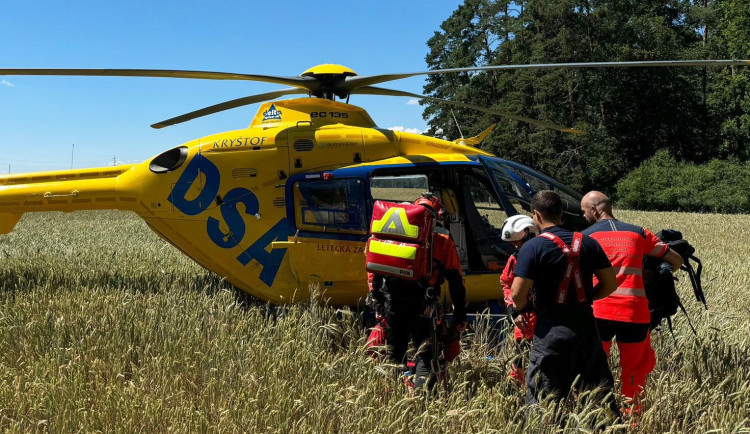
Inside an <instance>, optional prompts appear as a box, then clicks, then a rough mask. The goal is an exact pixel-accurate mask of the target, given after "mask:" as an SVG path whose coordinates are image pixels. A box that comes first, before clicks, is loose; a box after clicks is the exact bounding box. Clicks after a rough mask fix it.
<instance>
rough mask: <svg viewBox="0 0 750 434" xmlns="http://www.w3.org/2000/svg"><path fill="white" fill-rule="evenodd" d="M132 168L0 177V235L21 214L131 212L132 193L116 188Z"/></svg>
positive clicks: (134, 200)
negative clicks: (122, 176) (110, 210)
mask: <svg viewBox="0 0 750 434" xmlns="http://www.w3.org/2000/svg"><path fill="white" fill-rule="evenodd" d="M132 167H133V166H115V167H105V168H96V169H83V170H64V171H54V172H36V173H24V174H18V175H9V176H3V177H0V233H7V232H9V231H10V230H11V229H13V227H14V226H15V224H16V222H17V221H18V219H19V218H20V217H21V215H22V214H23V213H25V212H34V211H77V210H93V209H125V210H127V209H135V208H136V205H137V203H138V199H137V196H136V195H135V192H129V191H122V189H121V188H120V189H118V179H117V178H118V176H119V175H121V174H123V173H125V172H126V171H128V170H130V169H131V168H132Z"/></svg>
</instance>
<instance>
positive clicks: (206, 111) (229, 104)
mask: <svg viewBox="0 0 750 434" xmlns="http://www.w3.org/2000/svg"><path fill="white" fill-rule="evenodd" d="M298 93H307V90H304V89H298V88H294V87H293V88H289V89H282V90H277V91H275V92H268V93H261V94H258V95H251V96H246V97H244V98H237V99H233V100H231V101H226V102H222V103H219V104H215V105H212V106H210V107H206V108H202V109H200V110H195V111H192V112H190V113H186V114H184V115H180V116H176V117H173V118H171V119H167V120H165V121H161V122H157V123H155V124H153V125H151V128H157V129H158V128H164V127H168V126H170V125H175V124H179V123H182V122H185V121H189V120H191V119H195V118H199V117H201V116H206V115H210V114H214V113H218V112H221V111H224V110H229V109H233V108H237V107H242V106H243V105H249V104H254V103H256V102H261V101H268V100H269V99H274V98H278V97H280V96H284V95H292V94H298Z"/></svg>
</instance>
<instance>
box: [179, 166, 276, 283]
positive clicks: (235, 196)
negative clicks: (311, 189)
mask: <svg viewBox="0 0 750 434" xmlns="http://www.w3.org/2000/svg"><path fill="white" fill-rule="evenodd" d="M200 173H203V175H204V177H205V184H204V185H203V186H202V188H201V191H200V193H199V194H198V196H196V197H195V198H193V199H187V198H186V196H187V195H188V191H189V190H190V189H191V188H192V186H193V184H194V183H195V182H196V181H197V180H198V179H199V178H200V176H199V175H200ZM220 185H221V175H220V173H219V169H218V168H217V167H216V165H215V164H214V163H212V162H211V161H210V160H208V159H207V158H205V157H204V156H202V155H200V154H198V155H196V156H195V157H194V158H193V159H192V161H190V163H189V164H188V165H187V167H185V170H184V171H183V172H182V175H180V178H179V179H178V180H177V182H176V183H175V185H174V187H173V188H172V191H171V192H170V193H169V197H168V200H169V202H170V203H171V204H172V205H174V206H175V208H177V209H178V210H180V212H182V213H184V214H185V215H189V216H195V215H199V214H201V213H203V212H205V211H207V210H209V209H210V208H209V205H211V204H212V203H213V202H214V200H215V199H216V198H218V197H220V196H217V195H218V193H219V187H220ZM238 203H242V204H243V205H244V206H245V212H244V213H245V214H247V215H251V216H256V217H257V216H260V214H259V211H260V207H259V203H258V197H257V196H256V195H255V193H253V192H252V191H250V190H248V189H246V188H242V187H237V188H233V189H231V190H229V191H228V192H227V193H226V194H225V195H224V196H223V197H221V199H220V205H219V210H220V211H221V217H222V218H223V219H224V222H225V224H226V227H227V228H228V231H227V232H226V233H224V232H223V231H222V230H221V228H220V224H221V222H220V221H219V220H218V219H216V218H214V217H209V218H208V220H207V221H206V233H207V235H208V237H209V238H210V239H211V241H212V242H213V243H214V244H215V245H217V246H218V247H221V248H224V249H231V248H233V247H237V246H241V244H240V243H241V241H242V239H243V238H244V237H245V233H246V229H247V226H246V224H245V220H244V219H243V218H242V214H241V213H240V211H239V210H238V209H237V204H238ZM287 236H288V229H287V222H286V218H282V219H281V220H279V221H278V222H277V223H276V224H275V225H274V226H273V227H272V228H271V229H269V230H268V231H267V232H266V233H265V234H263V235H261V236H260V238H258V240H257V241H255V243H253V244H252V245H251V246H250V247H248V248H247V249H245V250H243V251H242V252H241V253H240V254H239V255H238V256H237V258H236V259H237V261H239V262H240V264H242V265H243V266H247V265H248V264H249V263H250V261H252V260H255V261H257V262H258V263H259V264H260V265H261V267H262V271H261V273H260V276H259V279H260V280H261V281H262V282H263V283H265V284H266V285H268V286H269V287H270V286H272V285H273V282H274V280H275V279H276V274H277V273H278V271H279V267H280V266H281V262H282V260H283V259H284V255H285V254H286V249H276V250H271V252H270V253H269V252H268V251H267V250H266V247H267V246H268V245H270V244H271V243H272V242H274V241H277V240H279V239H282V240H286V238H287Z"/></svg>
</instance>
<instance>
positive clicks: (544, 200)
mask: <svg viewBox="0 0 750 434" xmlns="http://www.w3.org/2000/svg"><path fill="white" fill-rule="evenodd" d="M531 209H533V210H534V211H538V212H539V214H541V215H542V217H543V218H544V220H546V221H548V222H556V221H559V220H560V219H562V200H560V195H558V194H557V193H555V192H554V191H552V190H542V191H538V192H537V193H536V194H535V195H534V197H532V198H531Z"/></svg>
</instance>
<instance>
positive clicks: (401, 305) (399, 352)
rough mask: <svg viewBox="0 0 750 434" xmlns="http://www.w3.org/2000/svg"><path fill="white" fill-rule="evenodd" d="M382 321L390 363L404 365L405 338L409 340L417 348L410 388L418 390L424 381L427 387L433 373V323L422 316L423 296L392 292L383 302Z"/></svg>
mask: <svg viewBox="0 0 750 434" xmlns="http://www.w3.org/2000/svg"><path fill="white" fill-rule="evenodd" d="M415 292H416V291H415ZM385 321H386V323H387V327H386V328H385V339H386V345H387V347H386V348H387V355H388V359H389V360H390V361H391V363H395V364H405V363H406V361H407V360H406V352H407V350H408V348H409V341H410V340H411V341H413V343H414V346H415V347H416V348H417V354H416V369H415V378H416V379H415V381H414V387H415V388H416V389H421V388H422V387H423V386H424V385H425V384H427V386H428V387H429V388H430V389H431V388H432V387H433V386H434V384H435V380H436V373H437V367H436V366H435V364H436V363H437V360H435V357H434V349H433V344H432V337H433V334H434V331H435V326H434V324H433V321H432V318H430V317H429V316H427V315H425V301H424V296H423V295H421V294H403V295H399V294H392V295H391V297H390V300H388V301H386V303H385Z"/></svg>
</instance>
